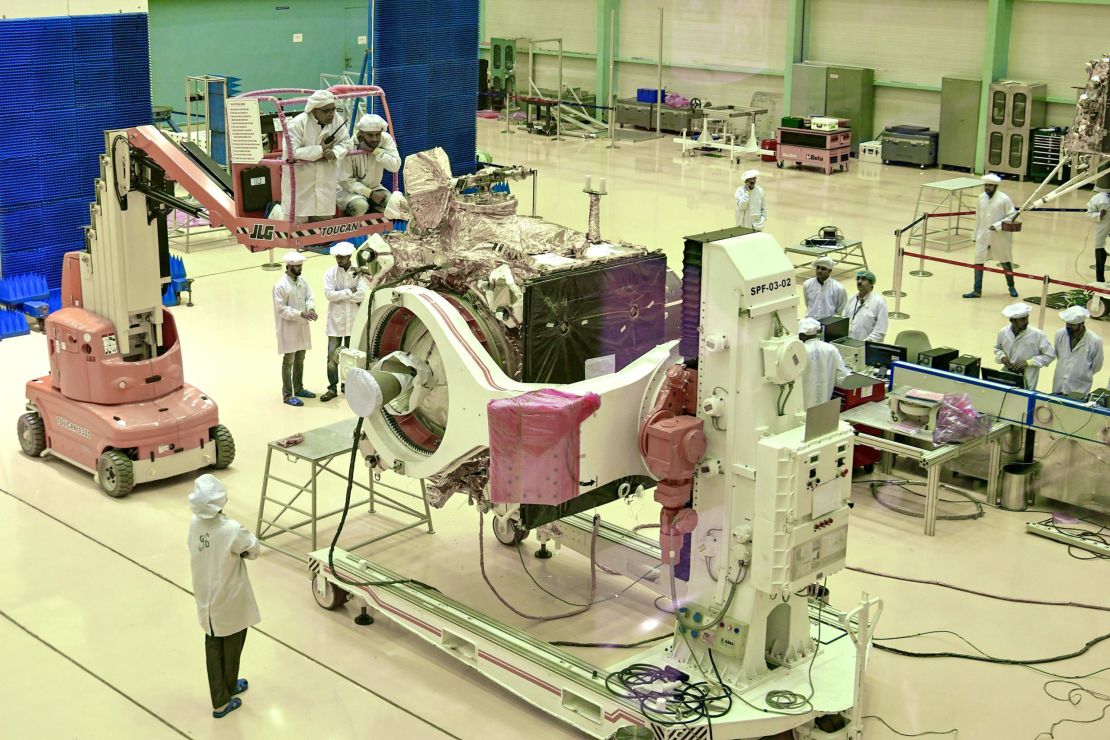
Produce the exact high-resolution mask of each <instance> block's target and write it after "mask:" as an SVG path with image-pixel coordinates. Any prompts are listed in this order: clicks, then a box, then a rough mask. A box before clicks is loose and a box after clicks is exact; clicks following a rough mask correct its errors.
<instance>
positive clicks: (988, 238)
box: [964, 173, 1018, 298]
mask: <svg viewBox="0 0 1110 740" xmlns="http://www.w3.org/2000/svg"><path fill="white" fill-rule="evenodd" d="M981 179H982V181H983V192H982V193H980V194H979V201H978V203H977V204H976V206H975V268H976V269H975V284H974V287H972V289H971V292H970V293H964V298H978V297H980V296H981V295H983V271H982V269H980V268H981V267H982V266H983V265H984V264H986V262H987V261H988V260H994V261H995V262H997V263H998V264H999V265H1000V266H1001V267H1002V269H1003V270H1005V271H1006V273H1007V274H1006V285H1007V286H1009V288H1010V297H1011V298H1017V295H1018V292H1017V288H1015V287H1014V276H1013V275H1010V274H1009V273H1010V272H1012V271H1013V269H1014V265H1013V259H1014V258H1013V252H1014V235H1013V233H1011V232H1009V231H1003V229H1002V225H1003V224H1004V223H1008V222H1011V221H1013V220H1014V217H1015V216H1017V209H1016V208H1014V202H1013V201H1012V200H1010V196H1008V195H1006V194H1005V193H1003V192H1000V191H999V189H998V183H1000V182H1002V178H1001V177H999V176H998V175H996V174H994V173H990V174H986V175H983V177H982V178H981Z"/></svg>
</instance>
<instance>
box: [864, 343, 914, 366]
mask: <svg viewBox="0 0 1110 740" xmlns="http://www.w3.org/2000/svg"><path fill="white" fill-rule="evenodd" d="M863 352H864V356H863V362H864V364H865V365H867V366H868V367H890V364H891V363H892V362H894V361H895V360H901V361H902V362H905V361H906V355H907V352H906V348H905V347H899V346H898V345H897V344H883V343H882V342H865V343H864V350H863Z"/></svg>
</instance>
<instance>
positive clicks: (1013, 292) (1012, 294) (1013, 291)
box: [1010, 287, 1018, 298]
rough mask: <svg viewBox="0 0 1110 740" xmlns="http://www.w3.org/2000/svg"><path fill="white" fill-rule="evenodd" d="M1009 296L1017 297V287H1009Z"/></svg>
mask: <svg viewBox="0 0 1110 740" xmlns="http://www.w3.org/2000/svg"><path fill="white" fill-rule="evenodd" d="M1010 297H1011V298H1017V297H1018V292H1017V288H1013V287H1011V288H1010Z"/></svg>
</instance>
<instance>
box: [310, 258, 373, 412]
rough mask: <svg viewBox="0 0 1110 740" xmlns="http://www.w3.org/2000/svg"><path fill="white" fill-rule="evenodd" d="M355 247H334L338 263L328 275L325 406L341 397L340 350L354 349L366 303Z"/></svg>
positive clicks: (325, 287)
mask: <svg viewBox="0 0 1110 740" xmlns="http://www.w3.org/2000/svg"><path fill="white" fill-rule="evenodd" d="M354 253H355V246H354V245H353V244H351V243H350V242H339V243H338V244H336V245H335V246H333V247H332V248H331V254H332V256H333V257H335V264H334V265H333V266H332V267H331V268H330V269H329V270H328V271H327V272H326V273H324V297H326V298H327V299H328V390H327V391H326V392H325V393H324V395H322V396H320V400H321V401H323V402H324V403H327V402H328V401H330V400H332V399H333V398H335V397H336V396H337V395H338V391H337V388H338V386H339V350H340V348H341V347H350V346H351V331H352V330H353V329H354V326H355V319H356V318H358V308H359V306H361V305H362V302H363V301H364V300H366V283H365V281H364V280H363V279H362V275H360V274H359V273H358V272H357V271H356V270H353V269H352V268H351V255H353V254H354Z"/></svg>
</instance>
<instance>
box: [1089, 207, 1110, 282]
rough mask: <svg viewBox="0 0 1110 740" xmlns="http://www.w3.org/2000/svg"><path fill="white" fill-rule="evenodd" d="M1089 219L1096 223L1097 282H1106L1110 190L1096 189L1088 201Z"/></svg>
mask: <svg viewBox="0 0 1110 740" xmlns="http://www.w3.org/2000/svg"><path fill="white" fill-rule="evenodd" d="M1087 218H1089V219H1091V220H1092V221H1094V222H1095V280H1097V281H1098V282H1100V283H1104V282H1106V239H1107V238H1108V237H1110V188H1095V194H1094V195H1092V196H1091V199H1090V200H1089V201H1087Z"/></svg>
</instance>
